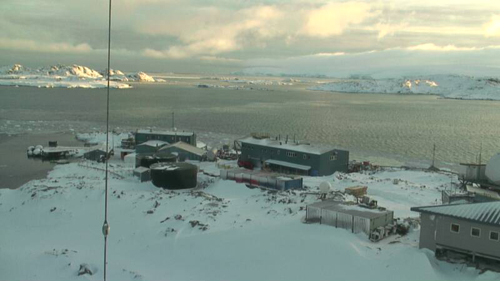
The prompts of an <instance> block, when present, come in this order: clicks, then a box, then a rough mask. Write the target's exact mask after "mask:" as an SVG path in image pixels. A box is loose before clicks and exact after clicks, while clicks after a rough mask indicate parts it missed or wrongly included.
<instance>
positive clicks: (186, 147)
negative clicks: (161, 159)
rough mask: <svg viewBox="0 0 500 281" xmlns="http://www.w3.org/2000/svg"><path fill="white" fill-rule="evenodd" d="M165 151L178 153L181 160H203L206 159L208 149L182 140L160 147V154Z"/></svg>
mask: <svg viewBox="0 0 500 281" xmlns="http://www.w3.org/2000/svg"><path fill="white" fill-rule="evenodd" d="M165 153H166V154H174V153H177V155H178V159H179V161H185V160H195V161H202V160H205V158H206V154H207V151H205V150H203V149H200V148H198V147H196V146H192V145H190V144H188V143H185V142H181V141H180V142H176V143H174V144H171V145H167V146H164V147H162V148H160V150H159V151H158V154H160V155H161V154H165Z"/></svg>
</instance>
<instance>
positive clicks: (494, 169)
mask: <svg viewBox="0 0 500 281" xmlns="http://www.w3.org/2000/svg"><path fill="white" fill-rule="evenodd" d="M485 175H486V177H487V178H488V180H489V181H490V182H491V183H493V184H496V185H500V153H497V154H496V155H494V156H493V157H491V158H490V161H488V164H487V165H486V172H485Z"/></svg>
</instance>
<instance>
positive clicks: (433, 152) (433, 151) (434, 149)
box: [431, 143, 436, 168]
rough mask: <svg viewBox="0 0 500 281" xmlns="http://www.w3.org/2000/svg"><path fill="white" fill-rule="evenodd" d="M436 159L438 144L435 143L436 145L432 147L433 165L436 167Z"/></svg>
mask: <svg viewBox="0 0 500 281" xmlns="http://www.w3.org/2000/svg"><path fill="white" fill-rule="evenodd" d="M435 161H436V144H435V143H434V147H433V148H432V166H431V167H433V168H434V167H435V166H434V164H435Z"/></svg>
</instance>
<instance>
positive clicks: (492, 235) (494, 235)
mask: <svg viewBox="0 0 500 281" xmlns="http://www.w3.org/2000/svg"><path fill="white" fill-rule="evenodd" d="M490 240H493V241H498V232H496V231H490Z"/></svg>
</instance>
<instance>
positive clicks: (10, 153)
mask: <svg viewBox="0 0 500 281" xmlns="http://www.w3.org/2000/svg"><path fill="white" fill-rule="evenodd" d="M52 140H55V141H58V144H59V145H78V144H81V142H79V141H78V140H77V139H76V138H75V136H74V134H72V133H70V132H52V133H24V134H16V135H8V134H5V133H0V155H1V156H2V157H0V179H2V180H1V181H0V189H17V188H19V187H21V186H22V185H24V184H25V183H27V182H29V181H32V180H36V179H44V178H46V177H47V174H48V173H49V172H50V171H51V170H52V169H53V168H54V166H55V164H53V163H50V162H43V161H41V160H40V159H34V158H31V159H29V158H28V157H27V156H26V148H27V147H28V146H30V145H38V144H41V145H43V146H47V145H48V142H49V141H52Z"/></svg>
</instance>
